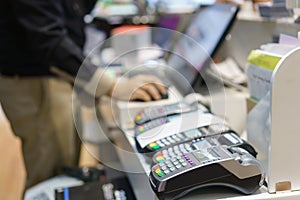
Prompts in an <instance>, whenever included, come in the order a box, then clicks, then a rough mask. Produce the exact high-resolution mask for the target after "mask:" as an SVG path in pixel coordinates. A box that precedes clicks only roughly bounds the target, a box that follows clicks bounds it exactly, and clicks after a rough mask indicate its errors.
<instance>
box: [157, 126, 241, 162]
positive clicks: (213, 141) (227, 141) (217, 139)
mask: <svg viewBox="0 0 300 200" xmlns="http://www.w3.org/2000/svg"><path fill="white" fill-rule="evenodd" d="M244 143H245V142H244V141H243V140H242V139H241V138H240V137H239V136H238V135H237V134H235V133H234V132H228V133H224V134H217V135H212V136H210V137H205V138H198V139H195V140H193V141H191V142H184V143H180V144H177V145H173V146H170V147H168V148H164V149H162V150H160V151H158V152H156V153H155V154H154V155H153V158H152V163H162V162H164V161H166V160H168V159H170V158H173V157H176V156H181V155H183V154H186V153H189V152H193V151H197V150H203V149H208V148H210V147H212V146H217V145H226V146H239V145H242V144H244Z"/></svg>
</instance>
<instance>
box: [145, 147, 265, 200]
mask: <svg viewBox="0 0 300 200" xmlns="http://www.w3.org/2000/svg"><path fill="white" fill-rule="evenodd" d="M264 177H265V176H264V170H263V167H262V164H261V163H260V162H259V161H258V160H257V159H256V158H254V157H253V156H252V155H250V154H249V153H248V152H247V151H245V150H244V149H241V148H239V147H226V146H222V145H219V146H212V147H210V148H208V149H206V150H199V151H194V152H190V153H186V154H183V155H181V156H177V157H173V158H171V159H169V160H166V161H165V162H163V163H159V164H156V165H154V166H153V167H152V168H151V172H150V175H149V181H150V184H151V187H152V189H153V190H154V192H155V193H156V194H157V196H158V198H159V199H176V198H179V197H182V196H183V195H185V194H187V193H189V192H190V191H192V190H195V189H197V188H201V187H209V186H225V187H229V188H233V189H235V190H237V191H239V192H241V193H243V194H252V193H254V192H255V191H256V190H257V189H258V188H259V187H260V186H261V185H262V184H263V181H264Z"/></svg>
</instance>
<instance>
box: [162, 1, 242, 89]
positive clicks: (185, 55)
mask: <svg viewBox="0 0 300 200" xmlns="http://www.w3.org/2000/svg"><path fill="white" fill-rule="evenodd" d="M237 12H238V6H236V5H231V4H223V3H222V4H214V5H212V6H209V7H206V8H204V9H203V10H201V11H200V12H199V13H197V14H196V15H195V17H194V18H193V19H192V21H191V23H190V25H189V26H188V27H187V29H186V31H185V35H182V36H181V37H180V39H179V40H178V42H177V43H176V44H175V46H174V48H173V50H172V54H171V55H170V56H169V59H168V61H167V63H168V66H170V68H173V69H174V71H176V73H169V74H170V75H169V77H168V78H169V79H171V82H172V83H173V82H175V83H174V84H175V85H178V84H176V82H178V83H179V89H180V90H181V91H180V92H182V93H183V94H185V93H189V91H187V90H189V88H190V86H191V85H193V84H194V83H195V81H196V79H197V77H198V76H199V72H200V70H202V69H203V68H204V66H205V64H206V63H207V61H210V59H211V58H212V57H213V55H214V53H215V52H216V50H217V49H218V47H219V46H220V44H221V42H222V41H223V39H224V38H225V36H226V34H227V33H228V31H229V28H230V27H231V25H232V24H233V22H234V20H235V18H236V15H237ZM176 74H179V75H180V76H181V77H180V78H179V77H178V76H177V77H176ZM184 79H185V80H184ZM177 80H180V81H183V80H184V82H186V84H182V83H180V82H179V81H177ZM188 84H189V85H190V86H188Z"/></svg>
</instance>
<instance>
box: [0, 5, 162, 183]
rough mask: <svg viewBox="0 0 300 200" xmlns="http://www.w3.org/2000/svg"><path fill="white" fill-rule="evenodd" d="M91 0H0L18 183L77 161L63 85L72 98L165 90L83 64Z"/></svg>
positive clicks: (0, 84)
mask: <svg viewBox="0 0 300 200" xmlns="http://www.w3.org/2000/svg"><path fill="white" fill-rule="evenodd" d="M93 4H94V2H93V0H2V1H1V2H0V44H1V45H0V73H1V76H0V102H1V105H2V107H3V110H4V112H5V114H6V115H7V118H8V119H9V121H10V123H11V126H12V129H13V131H14V133H15V134H16V135H17V136H19V137H20V138H21V141H22V150H23V155H24V161H25V167H26V172H27V179H26V186H25V187H26V188H28V187H30V186H32V185H34V184H36V183H38V182H40V181H42V180H44V179H47V178H49V177H51V176H53V175H55V174H56V173H57V170H59V169H60V168H61V167H62V166H64V165H69V166H70V165H76V163H77V161H78V149H79V148H78V145H77V146H76V144H78V142H77V135H75V134H74V132H75V131H74V125H73V118H72V117H73V113H72V109H71V93H72V87H71V86H73V87H74V88H76V91H77V92H78V95H79V96H82V95H83V96H85V97H87V96H95V97H96V98H98V97H100V96H101V95H111V96H113V97H114V98H118V99H123V100H134V99H142V100H145V101H150V100H151V99H152V98H154V99H160V98H161V97H160V93H165V92H166V90H165V88H164V87H163V86H162V85H161V84H160V82H159V81H158V80H157V79H156V78H154V77H143V76H138V77H133V78H132V79H129V80H128V81H126V82H123V83H122V84H117V82H116V81H115V80H114V79H112V78H111V77H109V76H108V75H107V74H105V73H103V71H102V70H101V69H100V68H97V66H94V65H93V64H92V63H91V62H89V61H88V60H87V61H85V62H83V61H84V55H83V51H82V47H83V44H84V33H83V28H84V22H83V16H84V15H85V14H86V13H87V12H89V10H90V9H91V8H92V7H93ZM80 67H81V68H80ZM79 69H80V73H79V74H78V75H77V73H78V71H79ZM76 76H77V77H76ZM75 77H76V82H74V80H75ZM99 77H101V79H100V80H99ZM67 81H69V82H67ZM77 83H78V84H77ZM79 83H80V84H79ZM138 86H141V87H138Z"/></svg>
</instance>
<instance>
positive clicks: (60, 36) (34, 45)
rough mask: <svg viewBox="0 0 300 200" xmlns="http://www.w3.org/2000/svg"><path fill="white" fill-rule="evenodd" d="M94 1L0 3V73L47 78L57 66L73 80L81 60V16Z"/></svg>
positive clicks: (9, 0)
mask: <svg viewBox="0 0 300 200" xmlns="http://www.w3.org/2000/svg"><path fill="white" fill-rule="evenodd" d="M94 1H95V0H1V1H0V73H1V74H5V75H21V76H40V75H49V74H51V73H50V71H49V68H50V66H56V67H58V68H60V69H61V70H63V71H65V72H67V73H68V74H70V75H72V76H75V75H76V74H77V72H78V70H79V67H80V65H81V63H82V62H83V60H84V55H83V52H82V47H83V44H84V32H83V28H84V22H83V16H84V15H85V14H86V13H87V12H89V11H90V9H91V8H92V7H93V4H94V3H95V2H94ZM88 68H89V69H88V71H89V75H92V73H93V72H94V70H95V69H93V68H94V66H89V67H88ZM86 78H89V77H86Z"/></svg>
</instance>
